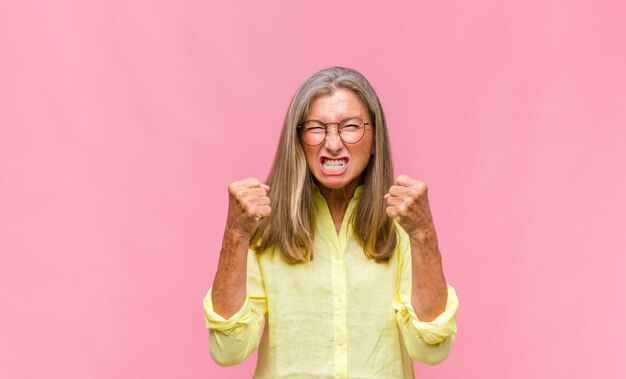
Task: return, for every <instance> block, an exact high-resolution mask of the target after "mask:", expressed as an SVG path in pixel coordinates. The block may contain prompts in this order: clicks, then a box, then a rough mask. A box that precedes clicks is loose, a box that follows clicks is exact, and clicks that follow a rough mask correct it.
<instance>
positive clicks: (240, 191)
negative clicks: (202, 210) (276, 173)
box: [226, 178, 272, 238]
mask: <svg viewBox="0 0 626 379" xmlns="http://www.w3.org/2000/svg"><path fill="white" fill-rule="evenodd" d="M269 190H270V187H269V186H268V185H266V184H263V183H261V182H260V181H259V180H258V179H254V178H248V179H243V180H238V181H236V182H233V183H231V184H230V185H229V186H228V218H227V220H226V228H227V229H230V230H232V231H235V232H236V233H238V234H239V235H240V236H241V237H244V238H250V237H252V234H254V232H255V230H256V229H257V227H258V226H259V222H260V221H261V219H262V218H264V217H267V216H269V215H270V213H272V208H271V207H270V198H269V197H268V196H267V193H268V192H269Z"/></svg>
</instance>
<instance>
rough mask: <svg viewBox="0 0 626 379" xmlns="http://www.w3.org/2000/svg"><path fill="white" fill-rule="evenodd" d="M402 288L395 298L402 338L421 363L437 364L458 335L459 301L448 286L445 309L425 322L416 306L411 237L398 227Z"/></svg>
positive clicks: (410, 353) (414, 357) (446, 354)
mask: <svg viewBox="0 0 626 379" xmlns="http://www.w3.org/2000/svg"><path fill="white" fill-rule="evenodd" d="M398 234H399V236H400V240H399V244H398V254H399V257H400V264H399V270H400V272H399V274H398V275H399V277H400V280H399V281H400V283H399V289H398V293H397V294H396V296H395V298H394V301H393V308H394V311H395V314H396V322H397V324H398V327H399V329H400V332H401V336H402V339H403V341H404V344H405V346H406V348H407V351H408V353H409V355H410V356H411V358H412V359H415V360H419V361H420V362H422V363H426V364H429V365H435V364H438V363H441V362H442V361H443V360H444V359H446V357H447V356H448V354H449V352H450V349H451V347H452V344H453V343H454V339H455V335H456V330H457V329H456V313H457V310H458V307H459V302H458V299H457V296H456V291H455V290H454V288H453V287H452V286H451V285H449V284H445V286H446V303H445V306H444V310H443V311H442V312H441V313H440V314H438V315H437V316H436V317H435V318H434V319H432V320H429V321H426V320H423V319H422V318H420V317H419V316H418V315H417V314H416V312H415V310H414V307H413V304H412V303H414V300H413V299H414V298H415V294H414V292H415V290H414V287H415V285H414V282H415V281H414V280H413V278H414V277H415V275H414V270H413V268H414V267H415V262H413V261H412V251H411V244H410V237H409V236H408V235H407V234H406V233H405V232H404V230H398Z"/></svg>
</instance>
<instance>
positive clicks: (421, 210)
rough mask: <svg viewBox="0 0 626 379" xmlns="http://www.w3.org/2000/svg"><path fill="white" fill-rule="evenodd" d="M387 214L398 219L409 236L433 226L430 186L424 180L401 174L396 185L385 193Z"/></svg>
mask: <svg viewBox="0 0 626 379" xmlns="http://www.w3.org/2000/svg"><path fill="white" fill-rule="evenodd" d="M385 200H386V201H387V215H388V216H389V217H394V218H395V219H396V220H398V223H399V224H400V226H402V229H404V230H405V231H406V232H407V233H408V234H409V236H412V235H416V234H419V233H421V232H423V231H425V230H427V228H430V227H432V226H433V217H432V214H431V213H430V205H429V204H428V186H427V185H426V183H424V182H420V181H419V180H416V179H412V178H410V177H409V176H407V175H399V176H398V177H397V178H396V180H395V185H393V186H391V188H389V193H388V194H386V195H385Z"/></svg>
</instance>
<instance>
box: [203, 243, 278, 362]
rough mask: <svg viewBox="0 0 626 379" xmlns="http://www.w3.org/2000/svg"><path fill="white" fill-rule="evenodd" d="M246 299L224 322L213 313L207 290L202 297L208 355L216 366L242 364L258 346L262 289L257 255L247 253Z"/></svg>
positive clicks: (264, 301) (262, 318)
mask: <svg viewBox="0 0 626 379" xmlns="http://www.w3.org/2000/svg"><path fill="white" fill-rule="evenodd" d="M246 284H247V285H246V291H247V296H246V299H245V301H244V304H243V305H242V307H241V309H239V310H238V311H237V312H236V313H235V314H234V315H232V316H231V317H230V318H228V319H225V318H224V317H222V316H221V315H219V314H218V313H216V312H215V310H214V308H213V302H212V300H211V291H212V289H213V287H211V289H209V292H208V293H207V294H206V296H205V297H204V301H203V306H204V316H205V325H206V327H207V329H208V330H209V339H210V342H209V343H210V352H211V356H212V357H213V359H214V360H215V362H217V363H218V364H219V365H222V366H232V365H236V364H238V363H241V362H243V361H244V360H245V359H246V358H247V357H248V356H249V355H250V354H251V353H252V352H253V351H255V350H256V349H257V348H258V346H259V336H260V335H261V330H262V328H263V323H264V321H265V315H266V314H267V299H266V295H265V287H264V284H263V278H262V275H261V270H260V266H259V261H258V257H257V254H256V253H255V252H254V251H253V250H251V249H250V250H248V272H247V281H246Z"/></svg>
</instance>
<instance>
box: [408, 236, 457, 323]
mask: <svg viewBox="0 0 626 379" xmlns="http://www.w3.org/2000/svg"><path fill="white" fill-rule="evenodd" d="M410 241H411V264H412V266H411V271H412V278H411V280H412V281H411V286H412V295H411V305H412V306H413V309H414V310H415V314H416V315H417V317H418V318H419V320H420V321H432V320H434V319H435V318H436V317H437V316H438V315H440V314H441V313H442V312H443V311H444V310H445V309H446V302H447V299H448V289H447V284H446V278H445V277H444V274H443V268H442V265H441V253H440V252H439V244H438V242H437V233H436V232H435V227H434V225H431V227H428V228H425V229H423V230H420V231H419V232H418V233H413V235H411V236H410Z"/></svg>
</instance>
